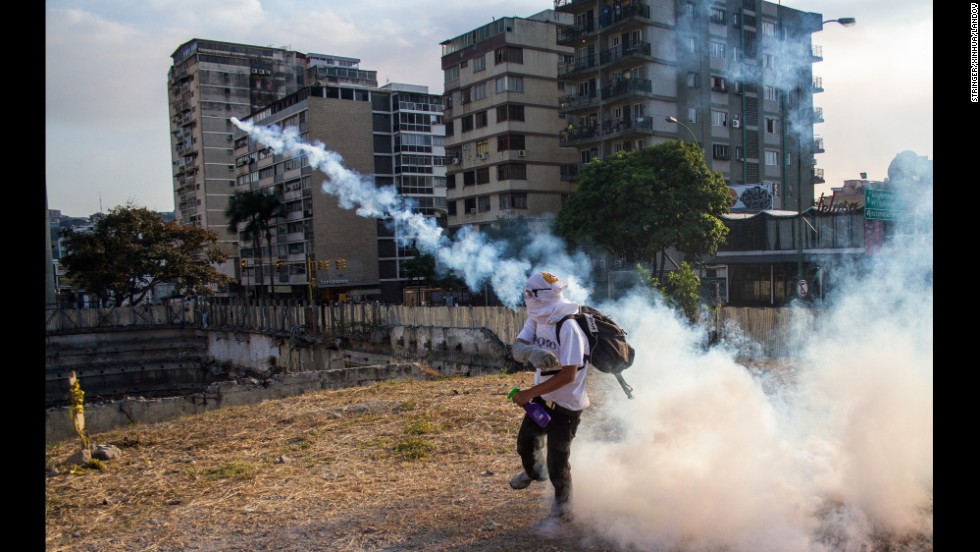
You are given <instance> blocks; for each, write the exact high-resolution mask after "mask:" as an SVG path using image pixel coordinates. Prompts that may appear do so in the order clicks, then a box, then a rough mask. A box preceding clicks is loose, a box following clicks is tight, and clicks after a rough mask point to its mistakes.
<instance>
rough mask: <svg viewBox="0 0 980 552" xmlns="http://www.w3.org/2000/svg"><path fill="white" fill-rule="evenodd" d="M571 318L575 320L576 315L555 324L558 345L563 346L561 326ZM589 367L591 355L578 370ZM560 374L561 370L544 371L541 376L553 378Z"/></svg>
mask: <svg viewBox="0 0 980 552" xmlns="http://www.w3.org/2000/svg"><path fill="white" fill-rule="evenodd" d="M569 318H575V315H574V314H568V315H565V316H563V317H562V319H561V320H559V321H558V323H556V324H555V339H557V340H558V345H561V325H562V324H564V323H565V321H566V320H568V319H569ZM586 339H588V336H586ZM588 365H589V355H585V356H583V357H582V365H581V366H579V367H578V370H582V369H583V368H585V367H586V366H588ZM558 372H561V368H559V369H557V370H542V371H541V375H542V376H553V375H555V374H557V373H558Z"/></svg>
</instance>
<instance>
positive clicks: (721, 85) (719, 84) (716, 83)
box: [711, 75, 728, 92]
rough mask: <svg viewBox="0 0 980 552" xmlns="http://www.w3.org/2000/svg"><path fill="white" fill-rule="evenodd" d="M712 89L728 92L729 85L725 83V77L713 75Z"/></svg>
mask: <svg viewBox="0 0 980 552" xmlns="http://www.w3.org/2000/svg"><path fill="white" fill-rule="evenodd" d="M711 89H712V90H714V91H715V92H727V91H728V87H727V86H726V84H725V77H719V76H718V75H711Z"/></svg>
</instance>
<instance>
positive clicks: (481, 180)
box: [476, 167, 490, 210]
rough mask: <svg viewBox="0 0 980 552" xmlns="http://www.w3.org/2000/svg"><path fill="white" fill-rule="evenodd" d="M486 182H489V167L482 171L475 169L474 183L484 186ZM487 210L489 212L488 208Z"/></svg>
mask: <svg viewBox="0 0 980 552" xmlns="http://www.w3.org/2000/svg"><path fill="white" fill-rule="evenodd" d="M488 182H490V168H489V167H483V168H482V169H477V170H476V183H477V184H486V183H488ZM487 209H488V210H489V209H490V207H489V206H488V207H487Z"/></svg>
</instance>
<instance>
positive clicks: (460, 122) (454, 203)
mask: <svg viewBox="0 0 980 552" xmlns="http://www.w3.org/2000/svg"><path fill="white" fill-rule="evenodd" d="M562 21H565V22H566V23H571V21H572V19H571V18H570V16H565V15H562V14H560V13H558V12H555V11H553V10H545V11H543V12H541V13H539V14H536V15H533V16H531V17H528V18H520V17H503V18H497V19H495V20H494V21H492V22H491V23H488V24H486V25H484V26H482V27H479V28H477V29H474V30H472V31H468V32H466V33H464V34H461V35H459V36H457V37H455V38H452V39H449V40H445V41H443V42H442V69H443V71H444V78H445V92H444V101H445V123H446V125H445V127H446V163H447V170H446V205H447V213H448V229H449V232H450V233H452V232H453V231H454V230H457V229H459V228H460V227H462V226H473V227H475V228H477V229H483V228H485V227H486V226H488V225H492V224H497V223H498V221H500V220H505V219H507V220H521V221H523V223H524V224H527V226H529V227H531V228H534V227H536V226H541V227H544V226H545V225H546V224H547V222H548V221H549V220H550V219H551V218H552V217H553V216H554V214H555V213H557V212H558V211H559V210H560V209H561V206H562V204H563V202H564V200H565V199H566V198H567V197H568V196H569V195H570V194H571V193H572V192H573V191H574V178H575V176H576V175H577V172H576V171H577V167H578V156H577V152H576V150H575V149H574V148H571V147H562V146H561V145H560V144H559V133H560V132H561V131H562V130H563V129H564V128H565V126H566V124H567V123H566V121H565V120H564V116H563V114H561V113H559V110H558V102H557V99H558V96H559V95H560V94H561V86H562V85H561V83H560V82H559V81H558V79H557V75H556V67H557V66H558V63H559V61H560V60H562V59H564V58H565V57H567V56H569V55H571V54H572V52H573V49H572V48H571V47H569V46H568V45H562V46H560V45H558V44H557V42H556V39H557V36H558V33H557V28H558V24H559V23H560V22H562Z"/></svg>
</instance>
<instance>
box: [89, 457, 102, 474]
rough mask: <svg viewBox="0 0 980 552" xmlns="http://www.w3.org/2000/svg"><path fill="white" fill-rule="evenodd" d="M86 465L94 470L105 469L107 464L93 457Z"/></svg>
mask: <svg viewBox="0 0 980 552" xmlns="http://www.w3.org/2000/svg"><path fill="white" fill-rule="evenodd" d="M85 467H86V468H89V469H93V470H99V471H105V469H106V464H105V462H103V461H102V460H99V459H98V458H92V459H91V460H89V461H88V462H87V463H86V464H85Z"/></svg>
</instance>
